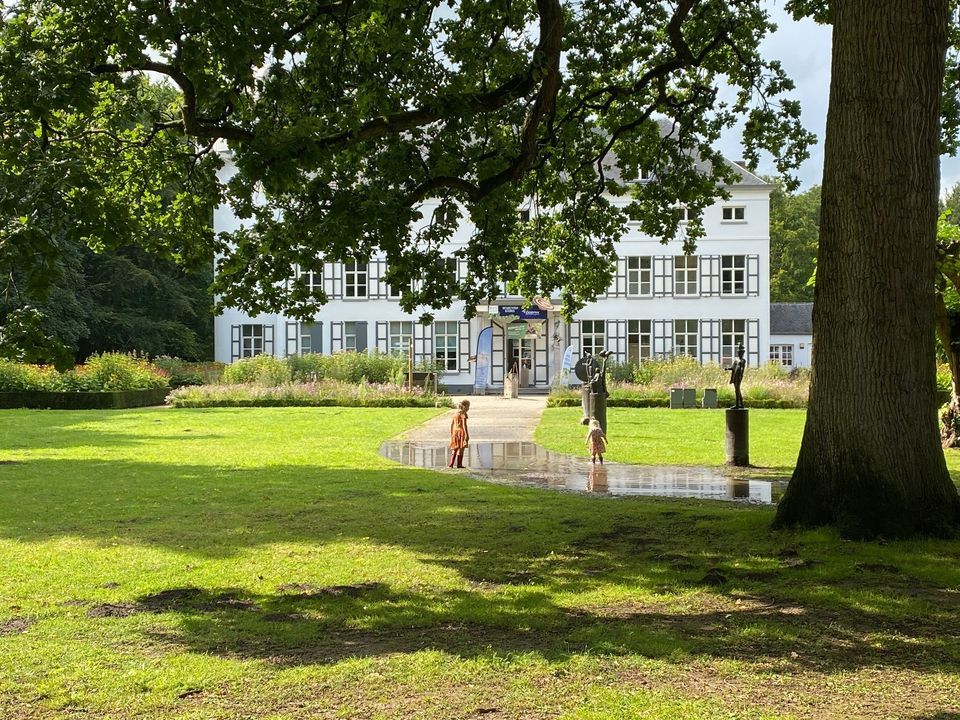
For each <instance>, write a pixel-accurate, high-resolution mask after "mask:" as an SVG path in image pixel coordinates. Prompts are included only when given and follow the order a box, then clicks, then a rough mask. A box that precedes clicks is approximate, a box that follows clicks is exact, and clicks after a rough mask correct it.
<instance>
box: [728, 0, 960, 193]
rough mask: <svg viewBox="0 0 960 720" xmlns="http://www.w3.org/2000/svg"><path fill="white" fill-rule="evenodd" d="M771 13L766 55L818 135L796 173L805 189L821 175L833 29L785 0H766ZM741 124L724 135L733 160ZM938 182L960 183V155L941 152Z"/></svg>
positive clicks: (763, 168)
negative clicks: (798, 15)
mask: <svg viewBox="0 0 960 720" xmlns="http://www.w3.org/2000/svg"><path fill="white" fill-rule="evenodd" d="M767 5H768V9H769V11H770V16H771V18H772V19H773V21H774V22H775V23H776V24H777V26H778V28H777V31H776V32H775V33H773V34H772V35H770V36H769V37H767V39H766V40H765V41H764V44H763V50H764V55H765V57H768V58H771V59H778V60H780V62H781V63H782V64H783V68H784V70H785V71H786V72H787V75H789V76H790V77H791V78H792V79H793V81H794V83H795V84H796V86H797V87H796V90H795V92H794V94H793V96H794V97H795V98H796V99H798V100H800V104H801V107H802V108H803V124H804V127H806V129H807V130H809V131H810V132H812V133H814V134H816V136H817V144H816V145H814V146H813V147H812V148H810V158H809V159H808V160H807V161H806V162H804V163H803V165H801V166H800V169H799V171H797V177H798V178H799V179H800V183H801V189H807V188H809V187H810V186H812V185H819V184H820V181H821V178H822V175H823V130H824V127H825V126H826V121H827V101H828V97H829V93H830V28H829V27H828V26H824V25H817V24H816V23H815V22H813V21H812V20H801V21H799V22H796V21H794V20H793V18H791V17H790V15H789V14H788V13H787V12H785V11H784V9H783V6H784V0H767ZM740 132H741V129H739V128H733V129H731V130H730V131H728V132H727V133H726V134H725V135H724V137H723V138H722V139H721V144H720V147H719V150H720V151H721V152H722V153H723V154H724V155H725V156H726V157H727V158H730V159H731V160H736V159H738V158H740V157H742V155H743V153H742V150H741V146H740ZM757 171H758V172H759V173H760V174H764V175H774V174H776V173H775V168H774V166H773V162H772V160H771V159H770V158H769V157H767V158H762V159H761V162H760V165H759V166H758V168H757ZM940 174H941V178H940V186H941V188H944V189H945V188H948V187H951V186H952V185H954V184H956V183H958V182H960V158H956V157H946V156H945V157H943V158H942V159H941V166H940Z"/></svg>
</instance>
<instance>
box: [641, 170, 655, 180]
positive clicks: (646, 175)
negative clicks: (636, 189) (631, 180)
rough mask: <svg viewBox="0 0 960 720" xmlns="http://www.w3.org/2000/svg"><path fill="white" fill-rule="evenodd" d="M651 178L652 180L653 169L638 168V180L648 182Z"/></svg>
mask: <svg viewBox="0 0 960 720" xmlns="http://www.w3.org/2000/svg"><path fill="white" fill-rule="evenodd" d="M651 180H653V170H651V169H650V168H640V182H650V181H651Z"/></svg>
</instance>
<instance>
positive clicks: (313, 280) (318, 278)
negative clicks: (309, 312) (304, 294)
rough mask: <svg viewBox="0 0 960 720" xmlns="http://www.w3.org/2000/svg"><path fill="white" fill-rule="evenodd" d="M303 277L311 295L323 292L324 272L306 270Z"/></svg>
mask: <svg viewBox="0 0 960 720" xmlns="http://www.w3.org/2000/svg"><path fill="white" fill-rule="evenodd" d="M302 275H303V279H304V284H305V285H306V286H307V291H308V292H309V293H310V295H313V296H315V295H317V294H318V293H320V292H322V291H323V272H322V271H321V270H304V271H303V273H302Z"/></svg>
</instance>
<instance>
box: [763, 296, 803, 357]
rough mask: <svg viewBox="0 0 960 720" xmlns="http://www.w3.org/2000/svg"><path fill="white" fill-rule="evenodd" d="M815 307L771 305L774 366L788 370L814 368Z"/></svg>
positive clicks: (771, 341)
mask: <svg viewBox="0 0 960 720" xmlns="http://www.w3.org/2000/svg"><path fill="white" fill-rule="evenodd" d="M812 352H813V303H772V304H771V305H770V362H775V363H779V364H780V365H783V366H784V367H785V368H789V369H791V370H792V369H793V368H801V367H805V368H806V367H810V358H811V353H812Z"/></svg>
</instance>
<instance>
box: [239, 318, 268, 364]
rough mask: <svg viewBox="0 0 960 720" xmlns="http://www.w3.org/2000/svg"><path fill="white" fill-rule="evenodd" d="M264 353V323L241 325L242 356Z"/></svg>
mask: <svg viewBox="0 0 960 720" xmlns="http://www.w3.org/2000/svg"><path fill="white" fill-rule="evenodd" d="M262 354H263V325H241V326H240V357H242V358H245V357H254V356H255V355H262Z"/></svg>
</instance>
